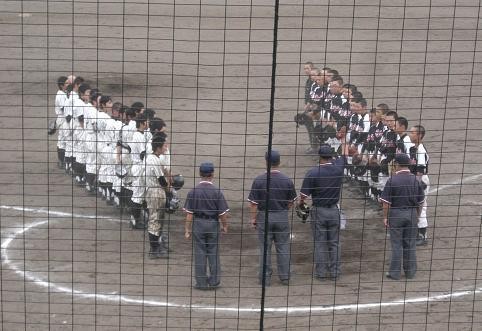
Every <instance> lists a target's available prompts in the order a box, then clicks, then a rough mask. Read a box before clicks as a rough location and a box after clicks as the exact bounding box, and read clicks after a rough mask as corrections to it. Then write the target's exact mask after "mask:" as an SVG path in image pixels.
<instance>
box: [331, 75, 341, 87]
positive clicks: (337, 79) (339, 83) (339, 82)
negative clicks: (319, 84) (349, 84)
mask: <svg viewBox="0 0 482 331" xmlns="http://www.w3.org/2000/svg"><path fill="white" fill-rule="evenodd" d="M331 82H332V83H333V82H337V83H338V85H340V86H343V78H342V77H341V76H338V75H336V76H333V78H332V79H331Z"/></svg>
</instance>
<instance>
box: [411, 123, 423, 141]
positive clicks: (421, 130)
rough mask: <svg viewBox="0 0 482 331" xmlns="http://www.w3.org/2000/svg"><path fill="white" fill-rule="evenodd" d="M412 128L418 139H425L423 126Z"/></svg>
mask: <svg viewBox="0 0 482 331" xmlns="http://www.w3.org/2000/svg"><path fill="white" fill-rule="evenodd" d="M413 128H414V129H415V130H417V133H418V135H419V137H420V139H423V138H424V137H425V128H424V127H423V125H414V126H413Z"/></svg>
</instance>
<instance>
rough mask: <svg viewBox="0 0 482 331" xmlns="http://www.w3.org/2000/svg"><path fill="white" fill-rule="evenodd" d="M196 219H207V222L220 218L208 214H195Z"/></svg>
mask: <svg viewBox="0 0 482 331" xmlns="http://www.w3.org/2000/svg"><path fill="white" fill-rule="evenodd" d="M194 218H202V219H205V220H213V219H216V218H218V216H217V215H213V216H211V215H206V214H194Z"/></svg>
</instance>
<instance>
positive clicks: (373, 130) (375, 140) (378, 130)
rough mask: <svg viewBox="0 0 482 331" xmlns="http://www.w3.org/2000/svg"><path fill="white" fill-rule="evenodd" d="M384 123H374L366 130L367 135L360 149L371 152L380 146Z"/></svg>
mask: <svg viewBox="0 0 482 331" xmlns="http://www.w3.org/2000/svg"><path fill="white" fill-rule="evenodd" d="M385 129H386V128H385V125H384V124H383V123H382V122H378V123H374V124H373V125H372V126H371V127H370V130H368V136H367V139H366V142H365V143H364V145H363V149H362V151H367V152H369V153H373V152H375V151H376V150H377V148H379V147H380V139H381V138H382V136H383V132H384V131H385Z"/></svg>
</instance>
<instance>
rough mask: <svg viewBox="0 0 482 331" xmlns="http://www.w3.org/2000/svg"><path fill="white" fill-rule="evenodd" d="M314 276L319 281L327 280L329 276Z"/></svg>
mask: <svg viewBox="0 0 482 331" xmlns="http://www.w3.org/2000/svg"><path fill="white" fill-rule="evenodd" d="M313 278H314V279H316V280H318V281H320V282H323V281H325V280H327V279H328V278H327V277H325V276H320V275H314V276H313Z"/></svg>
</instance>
